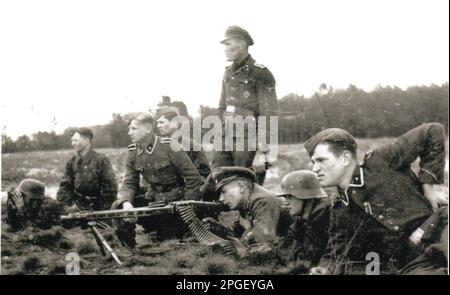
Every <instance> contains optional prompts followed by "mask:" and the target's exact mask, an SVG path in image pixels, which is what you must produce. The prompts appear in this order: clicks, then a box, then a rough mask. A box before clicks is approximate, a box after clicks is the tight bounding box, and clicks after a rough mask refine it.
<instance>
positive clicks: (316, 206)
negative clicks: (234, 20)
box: [280, 170, 331, 272]
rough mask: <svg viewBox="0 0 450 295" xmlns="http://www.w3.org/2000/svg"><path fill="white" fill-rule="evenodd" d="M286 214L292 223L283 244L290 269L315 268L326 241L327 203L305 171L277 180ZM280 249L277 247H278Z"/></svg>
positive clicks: (329, 204)
mask: <svg viewBox="0 0 450 295" xmlns="http://www.w3.org/2000/svg"><path fill="white" fill-rule="evenodd" d="M281 188H282V190H283V193H284V195H281V196H283V197H284V198H285V199H286V203H287V205H286V206H285V207H286V208H287V209H288V210H289V214H290V215H291V216H294V218H295V221H294V223H293V224H292V226H291V230H290V232H289V234H288V237H287V238H285V240H286V241H288V242H291V241H290V240H292V241H293V243H292V246H291V247H290V257H289V258H288V261H289V262H290V269H291V270H293V271H295V270H298V271H300V272H306V271H307V270H309V269H310V268H311V267H312V266H314V265H317V263H318V262H319V260H320V258H321V257H322V254H323V252H324V250H325V247H326V245H327V241H328V227H329V223H330V207H331V201H330V199H329V198H328V196H327V194H326V193H325V191H324V190H323V189H322V187H321V186H320V183H319V181H318V179H317V176H316V175H315V174H314V172H312V171H309V170H298V171H293V172H290V173H288V174H287V175H285V176H284V177H283V179H282V180H281ZM280 248H281V247H280Z"/></svg>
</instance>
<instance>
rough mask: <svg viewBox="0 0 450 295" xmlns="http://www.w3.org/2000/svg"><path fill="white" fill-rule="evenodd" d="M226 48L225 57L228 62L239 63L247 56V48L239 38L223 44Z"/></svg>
mask: <svg viewBox="0 0 450 295" xmlns="http://www.w3.org/2000/svg"><path fill="white" fill-rule="evenodd" d="M223 44H224V46H225V56H226V59H227V61H237V60H240V59H242V58H243V56H244V55H246V54H247V51H246V49H247V47H246V46H245V44H244V43H243V41H242V40H240V39H238V38H233V39H228V40H226V41H224V42H223Z"/></svg>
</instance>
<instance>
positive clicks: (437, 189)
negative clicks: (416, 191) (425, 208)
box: [422, 183, 448, 211]
mask: <svg viewBox="0 0 450 295" xmlns="http://www.w3.org/2000/svg"><path fill="white" fill-rule="evenodd" d="M422 188H423V193H424V195H425V198H427V200H428V201H429V202H430V204H431V208H432V209H433V211H437V210H438V209H439V206H448V195H446V194H445V192H444V190H443V185H435V184H428V183H424V184H423V185H422Z"/></svg>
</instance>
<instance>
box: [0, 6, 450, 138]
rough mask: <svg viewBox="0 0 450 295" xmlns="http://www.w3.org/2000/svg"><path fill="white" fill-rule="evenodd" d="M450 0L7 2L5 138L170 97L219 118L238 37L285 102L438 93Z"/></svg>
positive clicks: (0, 63)
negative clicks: (341, 93) (225, 40)
mask: <svg viewBox="0 0 450 295" xmlns="http://www.w3.org/2000/svg"><path fill="white" fill-rule="evenodd" d="M448 6H449V1H448V0H420V1H419V0H373V1H372V0H370V1H369V0H367V1H362V0H344V1H342V0H340V1H336V0H311V1H298V0H297V1H282V0H277V1H261V0H258V1H256V0H255V1H243V0H238V1H237V0H227V1H207V0H189V1H181V0H180V1H175V0H172V1H169V0H164V1H154V0H152V1H131V0H123V1H113V0H107V1H96V0H86V1H84V0H77V1H63V0H55V1H43V0H40V1H35V0H34V1H20V0H14V1H2V2H1V6H0V32H1V35H0V44H1V45H0V98H1V126H2V128H3V132H6V134H8V135H9V136H11V137H13V138H16V137H17V136H18V135H21V134H32V133H34V132H36V131H38V130H41V131H50V130H55V131H57V132H62V131H63V130H64V129H65V128H67V127H69V126H89V125H95V124H105V123H108V121H109V120H110V119H111V117H112V115H111V114H112V113H113V112H116V113H125V112H132V111H142V110H147V109H148V108H149V107H151V106H155V105H156V103H157V102H158V101H159V100H160V99H161V96H162V95H169V96H171V97H173V98H176V99H179V100H184V101H185V103H186V104H187V105H188V108H189V111H190V112H191V113H193V114H196V112H197V111H198V109H199V106H200V105H201V104H203V105H209V106H213V107H216V106H217V104H218V100H219V95H220V87H221V79H222V74H223V70H224V66H225V65H226V63H225V58H224V52H223V46H222V45H221V44H220V43H219V41H220V40H221V38H222V37H223V35H224V31H225V29H226V27H227V26H229V25H240V26H242V27H244V28H246V29H247V30H248V31H249V32H250V34H251V35H252V37H253V39H254V41H255V45H254V46H252V47H251V54H252V55H253V57H254V58H255V59H256V60H257V62H259V63H262V64H264V65H266V66H267V67H268V68H269V69H270V70H271V71H272V73H273V74H274V76H275V78H276V80H277V93H278V96H279V97H282V96H284V95H286V94H288V93H298V94H303V95H306V96H309V95H311V94H312V93H314V91H316V90H317V89H318V87H319V85H320V84H321V83H322V82H325V83H327V84H328V85H331V86H333V87H335V88H346V87H347V86H348V85H349V84H354V85H356V86H357V87H361V88H363V89H365V90H372V89H373V88H374V87H376V86H377V85H382V86H385V85H397V86H399V87H401V88H405V87H408V86H411V85H430V84H431V83H436V84H441V83H444V82H446V81H448V73H449V7H448Z"/></svg>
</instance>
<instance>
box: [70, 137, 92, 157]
mask: <svg viewBox="0 0 450 295" xmlns="http://www.w3.org/2000/svg"><path fill="white" fill-rule="evenodd" d="M71 141H72V147H73V148H74V150H75V151H77V152H81V151H83V150H85V149H86V148H87V147H88V146H89V143H90V141H89V139H88V138H85V137H83V136H81V135H80V134H79V133H78V132H75V133H74V134H73V136H72V138H71Z"/></svg>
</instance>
